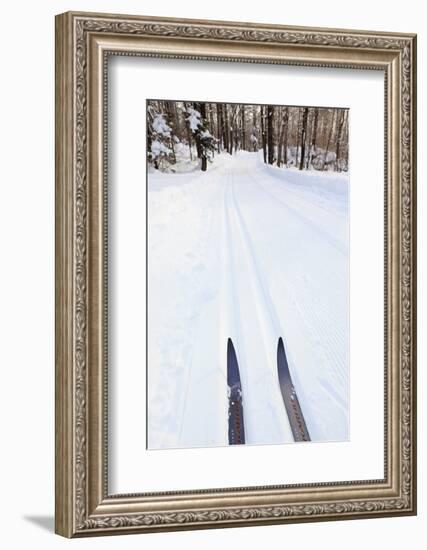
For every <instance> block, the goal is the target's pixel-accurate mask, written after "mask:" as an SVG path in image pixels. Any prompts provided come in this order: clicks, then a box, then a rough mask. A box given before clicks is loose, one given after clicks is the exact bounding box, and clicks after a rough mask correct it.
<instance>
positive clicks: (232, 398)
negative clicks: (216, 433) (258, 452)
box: [227, 338, 245, 445]
mask: <svg viewBox="0 0 427 550" xmlns="http://www.w3.org/2000/svg"><path fill="white" fill-rule="evenodd" d="M227 384H228V443H229V445H243V444H244V443H245V425H244V422H243V402H242V385H241V382H240V373H239V364H238V362H237V357H236V351H235V349H234V346H233V342H232V340H231V338H229V339H228V343H227Z"/></svg>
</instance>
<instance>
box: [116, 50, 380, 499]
mask: <svg viewBox="0 0 427 550" xmlns="http://www.w3.org/2000/svg"><path fill="white" fill-rule="evenodd" d="M109 70H110V87H109V98H110V116H109V120H110V126H109V131H110V140H109V143H110V153H109V159H110V167H109V174H110V182H109V185H110V195H109V197H110V213H111V215H110V219H109V223H110V228H109V242H110V249H109V259H110V262H111V264H110V274H109V292H110V306H109V315H110V334H109V353H110V356H109V357H110V359H109V372H110V383H109V391H110V394H109V413H110V427H109V443H110V449H111V451H110V455H109V465H110V478H109V490H110V493H111V494H114V493H115V494H118V493H120V494H123V493H134V492H143V491H147V492H149V491H168V490H172V489H175V490H180V489H181V490H182V489H197V488H218V487H239V486H248V485H249V486H253V485H280V484H287V483H307V482H316V481H345V480H362V479H381V478H382V477H383V475H384V468H383V464H384V447H383V432H384V428H383V426H384V416H383V411H384V404H383V395H384V369H383V363H384V351H383V350H384V339H383V335H384V322H383V319H384V302H383V298H382V297H383V292H384V287H383V280H384V256H383V247H384V231H383V229H384V227H383V216H384V200H383V188H384V160H383V152H384V73H383V72H379V71H348V70H346V69H341V70H339V69H315V68H302V67H287V66H277V65H256V66H255V65H253V64H236V63H210V64H203V63H202V64H201V62H198V61H182V60H170V61H167V60H164V59H162V60H160V62H159V61H158V60H155V59H149V60H147V59H144V58H124V57H119V58H117V57H116V58H115V59H112V60H111V61H110V69H109ZM201 73H202V77H201ZM171 82H172V83H173V84H171ZM168 93H172V94H174V95H173V97H176V98H182V99H185V98H187V97H196V98H197V99H198V100H215V101H232V102H242V101H246V102H248V103H255V102H257V101H260V100H262V101H263V102H265V103H271V104H278V103H282V104H289V105H296V104H300V105H321V106H335V107H348V108H349V109H350V220H351V223H350V281H351V282H350V438H349V439H350V440H349V441H347V442H339V443H327V442H322V443H310V444H309V445H253V446H246V447H245V448H244V449H242V448H239V447H235V448H232V449H230V448H227V447H222V448H221V447H218V448H216V449H197V450H196V449H175V450H168V451H153V450H151V451H146V449H145V433H144V432H145V430H144V427H145V412H146V411H145V409H146V400H145V398H144V396H145V377H146V373H145V364H146V359H145V357H146V356H145V352H146V350H145V345H144V344H145V325H144V313H145V307H146V304H145V290H146V289H145V284H144V282H145V268H146V257H145V247H144V239H145V222H146V220H145V216H144V213H145V191H146V188H145V169H146V167H145V151H144V144H145V135H144V128H145V101H144V99H145V98H147V97H148V98H150V97H155V98H161V97H165V98H167V97H168V95H167V94H168ZM165 94H166V95H165ZM366 197H369V200H368V201H367V200H366ZM367 261H368V262H369V269H365V268H364V266H365V263H366V262H367ZM148 391H150V388H148ZM136 434H137V435H136ZM200 464H203V465H204V467H203V468H200V467H199V466H200ZM254 464H264V465H268V467H267V466H264V467H260V468H255V469H254V467H253V466H254ZM283 464H286V469H284V468H283ZM148 472H149V474H148ZM177 472H179V476H177Z"/></svg>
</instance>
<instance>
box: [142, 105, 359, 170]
mask: <svg viewBox="0 0 427 550" xmlns="http://www.w3.org/2000/svg"><path fill="white" fill-rule="evenodd" d="M348 122H349V121H348V110H347V109H333V108H323V107H286V106H277V105H247V104H238V103H203V102H185V101H163V100H156V101H154V100H150V101H148V102H147V155H148V161H149V163H150V164H151V166H152V167H153V168H154V169H158V170H162V171H168V172H174V171H177V169H178V165H180V164H181V165H182V164H185V163H187V165H188V162H190V163H193V164H194V163H195V161H197V163H198V165H199V166H200V169H201V170H202V171H206V170H207V169H208V164H209V162H212V161H213V159H214V157H215V155H216V154H222V153H228V154H229V155H234V154H236V153H237V152H238V151H241V150H243V151H250V152H254V153H256V152H258V151H259V154H260V155H261V154H262V158H263V160H264V162H265V163H266V164H270V165H276V166H278V167H283V168H290V167H294V168H297V169H299V170H331V171H337V172H341V171H347V170H348ZM261 151H262V153H261Z"/></svg>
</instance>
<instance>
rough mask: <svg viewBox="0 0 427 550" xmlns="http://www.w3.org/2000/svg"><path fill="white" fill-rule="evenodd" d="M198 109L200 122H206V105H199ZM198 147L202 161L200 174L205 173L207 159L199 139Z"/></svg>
mask: <svg viewBox="0 0 427 550" xmlns="http://www.w3.org/2000/svg"><path fill="white" fill-rule="evenodd" d="M199 105H200V109H199V112H200V114H201V115H202V116H201V120H202V121H203V122H204V121H206V103H200V104H199ZM198 141H199V147H200V158H201V159H202V172H206V170H207V169H208V157H207V154H206V150H205V148H204V147H203V145H202V143H201V140H200V138H199V140H198Z"/></svg>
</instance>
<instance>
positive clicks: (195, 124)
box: [187, 107, 202, 132]
mask: <svg viewBox="0 0 427 550" xmlns="http://www.w3.org/2000/svg"><path fill="white" fill-rule="evenodd" d="M187 114H188V117H187V121H188V124H189V126H190V129H191V131H192V132H196V131H197V130H198V128H199V124H200V117H201V116H202V115H201V114H200V113H199V111H197V110H196V109H193V108H192V107H188V108H187Z"/></svg>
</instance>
